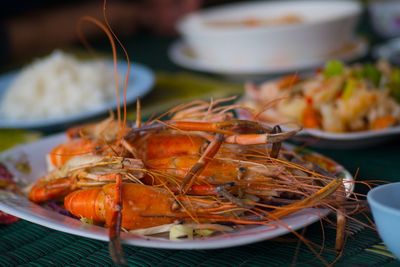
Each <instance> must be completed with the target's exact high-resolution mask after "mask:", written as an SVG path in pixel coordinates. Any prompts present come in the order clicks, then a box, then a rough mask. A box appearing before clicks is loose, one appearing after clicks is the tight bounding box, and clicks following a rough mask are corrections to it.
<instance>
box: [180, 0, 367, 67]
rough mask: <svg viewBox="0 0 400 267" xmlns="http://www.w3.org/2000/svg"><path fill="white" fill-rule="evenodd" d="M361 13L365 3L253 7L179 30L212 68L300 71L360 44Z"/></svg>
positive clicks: (190, 21) (199, 16)
mask: <svg viewBox="0 0 400 267" xmlns="http://www.w3.org/2000/svg"><path fill="white" fill-rule="evenodd" d="M361 10H362V8H361V5H360V3H359V2H357V1H345V0H339V1H316V0H302V1H279V2H278V1H271V2H250V3H249V2H247V3H239V4H230V5H224V6H220V7H215V8H210V9H205V10H203V11H200V12H196V13H192V14H191V15H188V16H186V17H184V18H183V19H182V20H181V21H179V23H178V25H177V28H178V31H179V33H180V34H181V35H182V37H183V40H184V43H185V45H187V46H188V47H190V49H191V50H192V51H193V53H194V54H195V57H197V58H198V59H199V61H201V62H207V64H208V66H215V67H216V68H219V69H224V68H225V69H227V70H232V69H249V70H250V69H253V70H254V69H262V68H265V66H266V64H267V66H278V68H282V69H284V66H291V64H292V68H296V67H297V66H296V64H298V65H300V66H301V65H302V63H300V64H299V63H298V62H309V61H310V60H316V59H321V58H323V59H326V57H327V55H330V54H334V53H335V52H336V53H337V51H341V50H343V49H344V47H346V46H347V45H349V44H352V43H353V44H354V43H355V42H356V41H355V39H356V37H355V34H354V30H355V27H356V25H357V22H358V18H359V15H360V13H361ZM316 61H317V60H316ZM293 62H295V63H293ZM293 64H294V65H293Z"/></svg>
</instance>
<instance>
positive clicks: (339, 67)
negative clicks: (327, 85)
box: [323, 60, 345, 78]
mask: <svg viewBox="0 0 400 267" xmlns="http://www.w3.org/2000/svg"><path fill="white" fill-rule="evenodd" d="M344 69H345V66H344V64H343V62H341V61H339V60H330V61H328V62H327V63H326V64H325V68H324V72H323V73H324V76H325V78H331V77H334V76H338V75H342V74H343V73H344Z"/></svg>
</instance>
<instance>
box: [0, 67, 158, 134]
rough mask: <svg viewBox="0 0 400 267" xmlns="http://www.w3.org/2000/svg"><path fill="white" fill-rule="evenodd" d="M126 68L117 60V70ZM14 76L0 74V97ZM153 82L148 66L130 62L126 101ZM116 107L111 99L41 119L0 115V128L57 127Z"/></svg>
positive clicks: (134, 97) (149, 87)
mask: <svg viewBox="0 0 400 267" xmlns="http://www.w3.org/2000/svg"><path fill="white" fill-rule="evenodd" d="M110 64H112V62H110ZM126 70H127V64H126V63H123V62H119V63H118V71H119V72H120V73H123V74H124V73H125V72H126ZM16 76H17V72H11V73H7V74H3V75H1V76H0V98H1V97H2V95H3V94H4V93H5V91H6V90H7V88H8V87H9V85H10V83H11V82H12V81H13V80H14V79H15V78H16ZM153 84H154V74H153V72H152V71H151V70H150V69H149V68H147V67H146V66H143V65H140V64H136V63H133V64H131V73H130V77H129V86H128V90H127V96H126V99H127V103H132V102H133V101H136V99H137V98H138V97H141V96H144V95H145V94H147V93H148V92H149V91H150V90H151V89H152V87H153ZM120 103H121V104H122V103H123V96H121V99H120ZM116 107H117V101H115V100H112V101H109V102H107V103H105V104H104V105H101V106H98V107H96V108H94V109H92V110H90V111H86V112H83V113H79V114H75V115H68V116H64V117H60V118H51V119H41V120H12V119H7V118H2V117H0V128H25V129H42V128H52V127H59V126H60V125H69V124H71V123H73V122H78V121H81V120H85V119H89V118H91V117H94V116H96V115H100V114H103V113H106V112H107V111H108V110H114V109H116Z"/></svg>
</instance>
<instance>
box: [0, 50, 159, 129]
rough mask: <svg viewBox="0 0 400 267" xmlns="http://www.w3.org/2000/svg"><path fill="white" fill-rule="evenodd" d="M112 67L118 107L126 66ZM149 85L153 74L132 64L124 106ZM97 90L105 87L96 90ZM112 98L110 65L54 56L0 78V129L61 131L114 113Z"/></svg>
mask: <svg viewBox="0 0 400 267" xmlns="http://www.w3.org/2000/svg"><path fill="white" fill-rule="evenodd" d="M100 63H101V65H94V64H100ZM95 67H96V68H95ZM91 68H95V70H96V72H99V71H100V70H101V73H93V71H91ZM117 68H118V74H119V76H120V77H119V80H120V82H119V87H120V98H119V100H118V101H119V103H120V104H121V105H122V103H123V93H122V88H123V80H124V75H125V73H126V72H127V71H128V66H127V63H126V62H118V64H117ZM105 72H107V73H105ZM108 72H109V73H108ZM49 75H50V76H51V77H48V76H49ZM93 76H104V77H101V78H102V79H100V80H99V79H98V78H99V77H97V78H96V77H93ZM104 78H105V79H104ZM88 83H89V85H90V86H89V87H88V86H87V85H88ZM92 83H94V84H92ZM153 83H154V74H153V72H152V71H151V70H150V69H149V68H147V67H145V66H143V65H140V64H136V63H133V64H131V69H130V73H129V84H128V88H127V95H126V99H127V103H132V102H134V101H136V99H137V98H138V97H140V96H143V95H145V94H146V93H148V92H149V91H150V90H151V89H152V86H153ZM102 86H103V87H107V88H100V87H102ZM115 95H116V92H115V83H114V74H113V62H112V61H111V60H109V59H101V60H96V61H94V60H76V59H75V58H73V57H71V56H70V55H67V54H64V53H61V52H55V53H53V54H51V55H50V56H48V57H46V58H43V59H39V60H37V61H35V62H33V63H31V64H30V65H27V66H26V67H25V68H24V69H22V70H20V71H14V72H11V73H7V74H3V75H2V76H0V103H1V109H0V111H1V113H0V128H26V129H41V130H57V129H61V128H65V127H68V125H71V124H72V123H77V122H82V121H84V120H87V119H90V118H94V117H96V116H100V115H104V114H107V111H111V110H115V109H116V108H117V101H116V98H115ZM89 102H90V104H89V105H86V104H87V103H89ZM8 109H10V110H11V111H10V110H8ZM14 113H18V114H14ZM14 115H15V116H14Z"/></svg>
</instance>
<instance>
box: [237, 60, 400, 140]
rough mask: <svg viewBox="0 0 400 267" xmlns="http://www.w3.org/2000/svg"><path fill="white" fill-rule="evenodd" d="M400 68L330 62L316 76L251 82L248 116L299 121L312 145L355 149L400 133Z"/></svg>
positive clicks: (384, 64) (245, 113)
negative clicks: (256, 83)
mask: <svg viewBox="0 0 400 267" xmlns="http://www.w3.org/2000/svg"><path fill="white" fill-rule="evenodd" d="M399 81H400V69H399V68H397V67H394V66H391V65H390V64H389V63H387V62H386V61H380V62H377V63H376V64H371V63H366V64H353V65H348V66H346V65H344V64H343V63H342V62H340V61H336V60H333V61H329V62H327V63H326V65H325V66H324V67H323V68H321V69H319V70H317V71H316V72H315V73H314V74H313V75H310V76H305V77H300V76H298V75H288V76H284V77H282V78H280V79H276V80H272V81H267V82H265V83H262V84H260V85H255V84H252V83H248V84H246V86H245V87H246V92H245V94H244V97H243V98H242V100H241V101H240V102H241V104H242V105H243V107H244V109H243V110H239V111H238V113H239V116H241V117H242V118H247V119H249V118H252V119H256V120H259V121H263V122H266V123H269V124H276V123H280V124H287V125H289V124H296V125H300V126H302V127H303V128H304V129H303V131H302V132H301V133H299V135H298V136H299V138H298V139H299V140H303V141H307V142H308V143H309V144H310V145H315V146H323V147H335V148H349V147H363V146H368V145H372V144H377V143H380V142H383V141H386V140H388V139H389V138H390V137H395V136H396V135H397V134H399V133H400V125H399V124H400V82H399Z"/></svg>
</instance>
